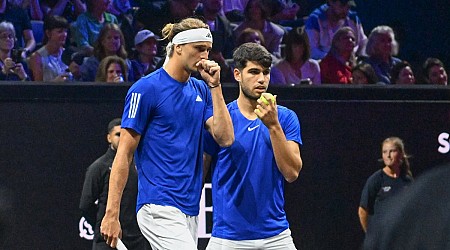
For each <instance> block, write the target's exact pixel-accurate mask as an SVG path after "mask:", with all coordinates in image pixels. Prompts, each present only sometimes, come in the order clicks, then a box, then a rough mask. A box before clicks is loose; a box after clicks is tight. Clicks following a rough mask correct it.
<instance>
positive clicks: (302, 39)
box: [285, 26, 311, 62]
mask: <svg viewBox="0 0 450 250" xmlns="http://www.w3.org/2000/svg"><path fill="white" fill-rule="evenodd" d="M285 44H286V48H285V51H286V60H287V61H288V62H290V61H291V60H292V57H293V56H292V46H293V45H294V44H299V45H301V46H302V47H303V58H302V60H303V61H304V62H306V61H308V59H309V58H310V57H311V52H310V51H311V46H310V45H309V38H308V34H306V31H305V28H304V26H303V27H297V28H293V29H291V30H290V31H289V32H288V34H287V36H286V38H285Z"/></svg>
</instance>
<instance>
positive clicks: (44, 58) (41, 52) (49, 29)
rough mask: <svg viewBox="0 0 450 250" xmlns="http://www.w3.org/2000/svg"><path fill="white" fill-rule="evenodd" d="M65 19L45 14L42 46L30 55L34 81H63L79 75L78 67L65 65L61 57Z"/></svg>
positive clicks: (66, 23) (64, 35) (65, 25)
mask: <svg viewBox="0 0 450 250" xmlns="http://www.w3.org/2000/svg"><path fill="white" fill-rule="evenodd" d="M68 27H69V24H68V22H67V20H66V19H65V18H63V17H60V16H47V17H46V18H45V20H44V32H45V34H44V44H45V45H44V46H42V47H41V48H40V49H38V50H37V51H36V52H34V53H33V55H31V57H30V61H29V64H30V69H31V72H32V73H33V79H34V81H44V82H49V81H50V82H64V81H68V80H72V79H71V78H72V77H73V76H79V70H78V68H77V67H76V66H75V65H73V66H71V67H70V69H69V66H67V65H66V64H65V63H64V62H63V61H62V59H61V55H62V53H63V51H64V44H65V42H66V38H67V29H68Z"/></svg>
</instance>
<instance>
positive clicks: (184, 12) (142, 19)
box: [134, 0, 200, 34]
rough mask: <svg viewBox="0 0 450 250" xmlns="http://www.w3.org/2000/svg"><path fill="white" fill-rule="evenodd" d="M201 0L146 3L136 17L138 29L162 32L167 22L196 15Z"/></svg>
mask: <svg viewBox="0 0 450 250" xmlns="http://www.w3.org/2000/svg"><path fill="white" fill-rule="evenodd" d="M199 1H200V0H168V1H164V2H163V3H162V4H161V5H159V6H157V5H154V4H148V5H144V6H142V7H141V8H139V10H138V11H137V12H136V15H135V17H134V21H135V27H136V29H137V30H142V29H148V30H150V31H151V32H153V33H154V34H161V30H162V28H163V27H164V25H166V24H167V23H174V22H178V21H180V20H181V19H183V18H186V17H191V16H194V15H195V9H196V8H197V6H198V3H199Z"/></svg>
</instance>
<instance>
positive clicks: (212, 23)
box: [195, 0, 235, 82]
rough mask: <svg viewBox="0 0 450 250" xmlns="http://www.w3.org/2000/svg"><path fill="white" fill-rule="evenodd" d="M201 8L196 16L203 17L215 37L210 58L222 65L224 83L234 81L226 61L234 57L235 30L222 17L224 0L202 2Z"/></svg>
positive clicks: (205, 0)
mask: <svg viewBox="0 0 450 250" xmlns="http://www.w3.org/2000/svg"><path fill="white" fill-rule="evenodd" d="M201 3H202V5H201V8H199V9H197V10H196V11H195V14H196V16H200V17H203V19H204V21H205V22H206V23H207V24H208V26H209V29H210V30H211V34H212V36H213V41H214V43H213V45H212V49H211V51H210V52H209V58H210V59H211V60H213V61H215V62H217V63H218V64H219V65H220V69H221V75H220V78H221V80H223V81H228V82H231V81H233V77H232V71H231V69H230V66H229V65H228V63H227V62H226V60H225V59H231V58H232V56H233V49H234V47H235V46H234V41H235V38H234V36H233V28H232V27H231V23H230V21H228V19H227V18H226V17H225V16H224V15H222V6H223V1H222V0H201Z"/></svg>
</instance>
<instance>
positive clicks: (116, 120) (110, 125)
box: [108, 118, 122, 133]
mask: <svg viewBox="0 0 450 250" xmlns="http://www.w3.org/2000/svg"><path fill="white" fill-rule="evenodd" d="M121 124H122V118H114V119H113V120H111V121H110V122H109V123H108V133H110V132H111V131H112V130H113V128H114V127H115V126H120V125H121Z"/></svg>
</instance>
